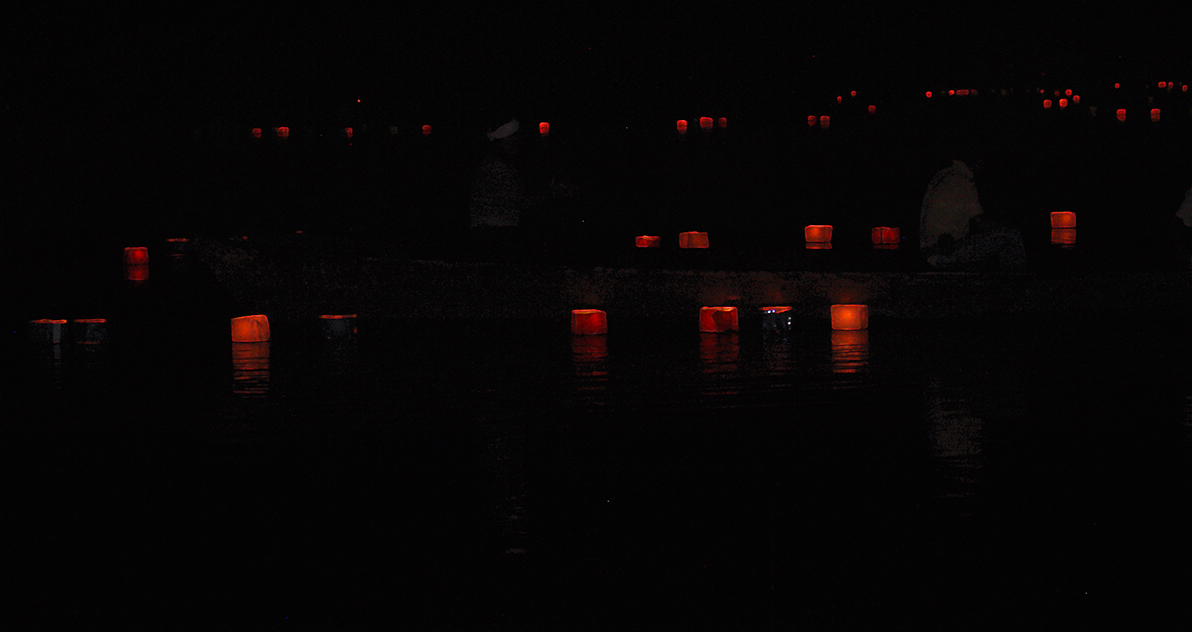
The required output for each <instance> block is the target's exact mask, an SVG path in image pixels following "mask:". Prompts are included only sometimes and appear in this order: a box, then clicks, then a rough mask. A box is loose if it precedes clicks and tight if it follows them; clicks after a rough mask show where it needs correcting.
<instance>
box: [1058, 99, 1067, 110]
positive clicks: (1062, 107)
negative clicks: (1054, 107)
mask: <svg viewBox="0 0 1192 632" xmlns="http://www.w3.org/2000/svg"><path fill="white" fill-rule="evenodd" d="M1066 107H1068V100H1067V99H1060V109H1061V110H1062V109H1064V108H1066Z"/></svg>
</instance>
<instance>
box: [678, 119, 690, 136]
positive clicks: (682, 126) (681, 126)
mask: <svg viewBox="0 0 1192 632" xmlns="http://www.w3.org/2000/svg"><path fill="white" fill-rule="evenodd" d="M675 129H677V130H679V133H680V134H686V133H687V121H685V120H683V119H679V120H677V121H675Z"/></svg>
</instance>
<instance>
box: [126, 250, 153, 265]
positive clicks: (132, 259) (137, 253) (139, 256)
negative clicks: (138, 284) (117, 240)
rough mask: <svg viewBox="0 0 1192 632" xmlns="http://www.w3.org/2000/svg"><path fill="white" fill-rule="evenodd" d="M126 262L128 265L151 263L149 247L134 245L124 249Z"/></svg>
mask: <svg viewBox="0 0 1192 632" xmlns="http://www.w3.org/2000/svg"><path fill="white" fill-rule="evenodd" d="M124 263H125V264H127V265H134V266H139V265H145V264H146V263H149V249H148V248H145V247H143V246H133V247H131V248H125V249H124Z"/></svg>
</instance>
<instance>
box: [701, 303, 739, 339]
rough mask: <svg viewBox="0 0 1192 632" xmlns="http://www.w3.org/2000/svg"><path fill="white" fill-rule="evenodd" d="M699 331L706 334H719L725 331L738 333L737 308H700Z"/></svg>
mask: <svg viewBox="0 0 1192 632" xmlns="http://www.w3.org/2000/svg"><path fill="white" fill-rule="evenodd" d="M699 330H700V331H701V332H703V333H706V334H718V333H722V332H725V331H737V330H738V329H737V308H735V307H701V308H699Z"/></svg>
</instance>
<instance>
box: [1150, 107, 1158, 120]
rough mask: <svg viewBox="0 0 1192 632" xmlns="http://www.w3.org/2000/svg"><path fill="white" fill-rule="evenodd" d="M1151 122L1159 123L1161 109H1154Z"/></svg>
mask: <svg viewBox="0 0 1192 632" xmlns="http://www.w3.org/2000/svg"><path fill="white" fill-rule="evenodd" d="M1151 122H1152V123H1158V122H1159V108H1154V109H1152V110H1151Z"/></svg>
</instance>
